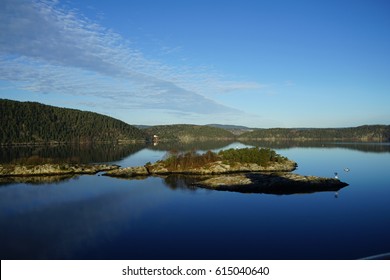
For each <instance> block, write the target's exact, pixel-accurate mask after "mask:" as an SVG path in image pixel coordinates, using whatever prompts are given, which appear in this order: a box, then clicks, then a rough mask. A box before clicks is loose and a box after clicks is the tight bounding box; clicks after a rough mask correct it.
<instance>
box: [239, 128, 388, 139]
mask: <svg viewBox="0 0 390 280" xmlns="http://www.w3.org/2000/svg"><path fill="white" fill-rule="evenodd" d="M240 139H251V140H338V141H380V142H389V141H390V125H364V126H358V127H348V128H300V129H293V128H269V129H255V130H253V131H252V132H246V133H244V134H242V135H240Z"/></svg>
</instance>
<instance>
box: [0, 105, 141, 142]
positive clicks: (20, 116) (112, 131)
mask: <svg viewBox="0 0 390 280" xmlns="http://www.w3.org/2000/svg"><path fill="white" fill-rule="evenodd" d="M0 123H1V126H0V144H3V145H4V144H37V143H53V142H54V143H55V142H67V143H70V142H75V143H77V142H78V143H79V142H132V141H140V140H145V138H146V134H145V133H144V132H143V131H141V130H140V129H138V128H136V127H134V126H131V125H129V124H126V123H125V122H122V121H120V120H117V119H114V118H111V117H108V116H104V115H101V114H97V113H92V112H86V111H80V110H74V109H65V108H59V107H54V106H48V105H44V104H40V103H37V102H18V101H12V100H6V99H0Z"/></svg>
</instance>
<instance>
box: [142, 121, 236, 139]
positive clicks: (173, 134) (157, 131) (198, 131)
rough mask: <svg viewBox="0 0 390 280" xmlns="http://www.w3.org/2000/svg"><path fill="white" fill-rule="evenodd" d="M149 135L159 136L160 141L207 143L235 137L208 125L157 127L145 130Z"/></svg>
mask: <svg viewBox="0 0 390 280" xmlns="http://www.w3.org/2000/svg"><path fill="white" fill-rule="evenodd" d="M145 131H146V133H148V134H149V135H157V136H158V137H159V139H160V140H163V141H164V140H167V141H173V140H176V141H181V142H191V141H205V140H211V139H214V140H226V139H234V135H233V134H232V133H231V132H229V131H227V130H225V129H222V128H217V127H210V126H206V125H191V124H176V125H157V126H152V127H149V128H147V129H145Z"/></svg>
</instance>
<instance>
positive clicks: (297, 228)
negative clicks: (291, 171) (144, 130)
mask: <svg viewBox="0 0 390 280" xmlns="http://www.w3.org/2000/svg"><path fill="white" fill-rule="evenodd" d="M237 145H239V146H241V145H242V144H237V143H234V144H232V145H230V146H231V147H235V146H237ZM377 145H379V144H377ZM354 147H355V146H354ZM277 151H278V152H279V153H281V154H282V155H285V156H287V157H289V158H291V159H293V160H295V161H296V162H298V169H297V170H296V171H295V172H297V173H299V174H303V175H319V176H328V177H332V176H334V172H338V174H339V177H340V179H341V180H342V181H345V182H347V183H349V184H350V185H349V186H348V187H346V188H343V189H342V190H340V191H339V193H338V196H337V197H336V195H335V193H333V192H321V193H313V194H299V195H281V196H278V195H266V194H241V193H232V192H219V191H211V190H205V189H191V188H188V187H187V186H186V185H185V183H184V182H176V183H175V184H172V183H171V184H167V183H166V182H165V180H164V179H163V178H159V177H150V178H147V179H144V180H123V179H115V178H109V177H104V176H98V175H93V176H91V175H84V176H79V177H75V178H72V179H69V180H67V181H61V182H57V183H45V184H34V185H33V184H25V183H13V184H6V185H3V186H1V185H0V229H1V230H0V258H1V259H358V258H363V257H368V256H371V255H376V254H381V253H386V252H390V172H389V171H390V147H389V146H386V145H384V146H383V147H381V148H380V149H379V151H377V150H376V149H373V150H372V151H371V149H356V148H349V147H348V146H346V145H343V146H340V145H337V144H334V145H331V146H328V145H327V146H326V147H296V148H280V147H279V148H277ZM164 155H165V151H159V150H155V149H154V150H153V149H151V148H145V149H140V150H138V151H136V152H135V153H133V154H132V155H130V156H129V157H123V158H121V159H120V160H118V161H116V163H118V164H120V165H122V166H131V165H141V164H144V163H146V162H148V161H151V162H153V161H156V160H158V159H160V158H162V157H163V156H164ZM346 167H348V168H349V169H350V171H349V172H345V171H344V168H346Z"/></svg>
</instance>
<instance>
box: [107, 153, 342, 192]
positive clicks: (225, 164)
mask: <svg viewBox="0 0 390 280" xmlns="http://www.w3.org/2000/svg"><path fill="white" fill-rule="evenodd" d="M296 166H297V164H296V163H295V162H294V161H292V160H289V159H288V158H286V157H283V156H281V155H279V154H277V153H276V152H275V151H273V150H271V149H268V148H258V147H254V148H244V149H229V150H222V151H220V152H218V153H214V152H211V151H208V152H206V153H204V154H197V153H196V152H194V151H193V152H187V153H177V152H172V153H171V154H170V156H169V157H167V158H166V159H165V160H160V161H157V162H155V163H153V164H152V163H147V164H145V166H138V167H127V168H118V169H113V170H110V171H108V172H106V173H105V174H104V175H105V176H111V177H120V178H137V177H140V176H172V175H187V176H193V179H194V180H192V181H193V183H192V185H193V186H196V187H202V188H208V189H213V190H224V191H235V192H250V193H274V194H292V193H310V192H318V191H338V190H339V189H341V188H343V187H345V186H347V185H348V184H346V183H344V182H341V181H340V180H339V179H336V178H323V177H316V176H302V175H298V174H293V173H291V171H293V170H295V168H296Z"/></svg>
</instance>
